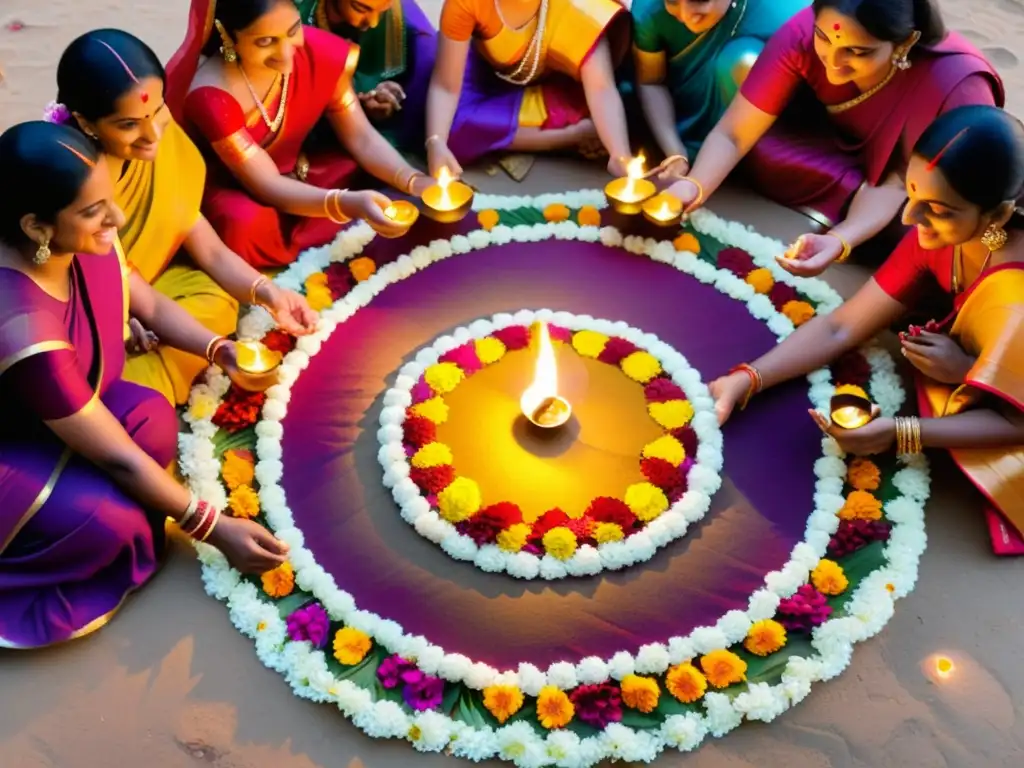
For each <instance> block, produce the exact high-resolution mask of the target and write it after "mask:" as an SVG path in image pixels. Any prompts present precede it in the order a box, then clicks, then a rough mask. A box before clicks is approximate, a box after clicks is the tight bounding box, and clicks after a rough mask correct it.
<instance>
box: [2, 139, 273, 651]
mask: <svg viewBox="0 0 1024 768" xmlns="http://www.w3.org/2000/svg"><path fill="white" fill-rule="evenodd" d="M0 178H3V179H6V180H8V189H7V192H9V194H5V195H3V196H2V197H0V390H2V392H3V398H2V399H0V403H2V404H3V418H2V419H0V425H2V426H0V499H2V501H3V503H0V647H4V648H38V647H42V646H46V645H51V644H53V643H58V642H62V641H64V640H70V639H72V638H76V637H81V636H83V635H86V634H88V633H90V632H92V631H94V630H96V629H99V628H100V627H102V626H103V625H104V624H106V623H107V621H108V620H109V619H110V617H111V616H112V615H113V614H114V612H115V611H117V609H118V608H119V607H120V606H121V604H122V603H123V602H124V600H125V598H126V597H127V596H128V595H129V594H130V593H131V592H132V591H134V590H135V589H138V588H139V587H141V586H142V585H143V584H144V583H145V582H146V581H147V580H148V579H149V577H150V576H152V575H153V573H154V572H155V571H156V568H157V565H158V561H159V559H160V557H161V555H162V552H163V546H164V521H165V519H166V518H167V517H171V518H173V519H174V520H176V521H178V522H179V523H180V524H181V526H182V530H184V531H186V532H187V533H189V534H191V535H192V536H193V537H195V538H197V539H200V540H205V541H207V542H208V543H210V544H212V545H214V546H215V547H217V548H218V549H220V550H221V551H222V552H224V554H225V555H227V557H228V559H229V560H231V562H232V563H234V564H235V565H236V566H237V567H240V568H241V569H243V570H245V571H247V572H251V573H260V572H263V571H266V570H269V569H271V568H274V567H276V566H277V565H279V564H280V563H282V562H283V561H284V559H285V554H286V552H287V547H286V546H285V545H284V544H282V543H280V542H278V541H277V540H276V539H275V538H274V537H273V536H271V535H270V533H268V532H267V531H266V530H264V529H263V528H261V527H260V526H259V525H256V524H255V523H252V522H251V521H247V520H241V519H235V518H230V517H221V515H220V512H219V510H216V509H214V508H212V507H211V505H210V504H209V503H207V502H206V501H201V500H198V499H196V498H194V497H192V496H191V494H190V493H189V491H188V490H187V489H186V488H184V487H182V486H181V485H179V484H178V483H176V482H175V481H174V479H173V478H172V477H171V476H170V474H168V473H167V471H166V470H165V467H166V466H167V465H168V464H170V463H171V462H172V461H173V460H174V456H175V451H176V448H177V432H178V422H177V418H176V416H175V413H174V410H173V409H172V408H171V406H170V405H169V404H168V402H167V400H166V399H165V398H163V397H162V396H161V395H160V394H158V393H157V392H154V391H153V390H151V389H147V388H146V387H140V386H139V385H138V384H132V383H129V382H127V381H125V380H124V379H123V378H122V377H121V374H122V370H123V368H124V336H123V332H124V326H125V321H126V316H127V311H128V303H127V302H128V299H127V294H126V293H125V289H124V276H125V274H126V272H127V266H126V265H125V264H124V263H123V262H122V261H121V259H120V258H119V255H117V254H116V253H115V246H116V243H117V229H118V228H119V227H120V226H121V225H122V224H123V223H124V216H123V215H122V213H121V211H120V210H119V209H118V208H117V205H116V204H115V203H114V187H113V184H111V181H110V173H109V172H108V170H107V168H106V166H105V164H104V163H103V162H101V160H100V157H99V155H98V154H97V152H96V149H95V148H94V147H93V145H92V144H91V143H90V142H89V141H88V140H87V139H86V138H85V136H83V135H82V134H81V133H80V132H79V131H77V130H75V129H73V128H71V127H69V126H58V125H52V124H50V123H43V122H36V123H24V124H22V125H17V126H15V127H13V128H11V129H10V130H8V131H7V132H6V133H4V134H3V136H0ZM130 309H131V312H132V314H134V315H135V316H136V317H138V318H140V319H141V320H142V321H143V322H144V323H145V324H146V325H147V326H148V327H150V328H153V329H154V330H155V331H156V332H157V333H159V334H160V335H161V337H162V338H163V339H164V340H165V341H166V342H167V343H169V344H172V345H174V346H175V347H178V348H180V349H183V350H186V351H188V352H190V353H193V354H199V355H203V354H204V351H208V352H209V353H210V354H209V355H208V357H210V358H211V359H212V360H215V361H216V362H217V363H218V364H219V365H221V366H222V367H223V368H224V369H225V371H226V372H227V373H228V375H229V376H231V377H232V378H233V379H235V380H236V381H238V382H239V384H241V385H243V386H246V387H249V388H252V389H260V388H263V387H266V386H267V385H269V384H271V383H272V381H271V380H263V381H259V380H253V379H247V378H243V376H242V374H241V373H240V372H239V371H238V369H237V367H236V366H235V349H234V345H233V343H232V342H229V341H227V340H225V339H224V338H223V337H218V336H216V335H214V334H213V333H211V332H210V331H208V330H206V329H205V328H203V326H202V325H200V324H199V323H198V322H197V321H196V320H195V319H194V318H193V317H192V316H191V315H189V314H188V313H187V312H186V311H185V310H184V309H182V308H181V307H179V306H178V305H177V304H175V303H174V302H173V301H171V300H170V299H168V298H167V297H166V296H164V295H163V294H161V293H159V292H157V291H154V290H153V289H152V288H150V287H149V286H148V285H147V284H146V283H144V282H143V283H142V284H141V286H140V287H139V289H138V290H133V292H132V298H131V307H130Z"/></svg>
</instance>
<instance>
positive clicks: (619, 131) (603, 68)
mask: <svg viewBox="0 0 1024 768" xmlns="http://www.w3.org/2000/svg"><path fill="white" fill-rule="evenodd" d="M580 80H581V82H582V84H583V93H584V95H585V96H586V98H587V109H588V110H590V116H591V118H592V119H593V120H594V127H595V128H596V129H597V135H598V138H600V139H601V143H602V144H603V145H604V148H605V149H606V150H608V154H609V155H610V156H611V157H613V158H628V157H629V155H630V149H629V126H628V124H627V123H626V108H625V106H624V105H623V104H622V96H621V95H620V94H619V90H618V88H617V87H616V85H615V67H614V66H613V64H612V54H611V48H610V47H609V45H608V40H607V39H602V40H601V42H599V43H598V44H597V47H596V48H594V50H593V51H592V52H591V53H590V56H589V58H588V59H587V60H586V61H585V62H584V64H583V66H582V67H581V68H580Z"/></svg>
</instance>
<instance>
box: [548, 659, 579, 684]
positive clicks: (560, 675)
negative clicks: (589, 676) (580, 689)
mask: <svg viewBox="0 0 1024 768" xmlns="http://www.w3.org/2000/svg"><path fill="white" fill-rule="evenodd" d="M548 683H549V684H551V685H553V686H555V687H556V688H561V689H562V690H563V691H571V690H572V689H573V688H575V687H576V686H577V685H579V681H578V680H577V678H576V667H574V666H573V665H572V664H569V663H567V662H564V661H559V662H555V663H554V664H552V665H551V666H550V667H548Z"/></svg>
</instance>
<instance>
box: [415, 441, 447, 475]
mask: <svg viewBox="0 0 1024 768" xmlns="http://www.w3.org/2000/svg"><path fill="white" fill-rule="evenodd" d="M453 461H455V459H454V458H453V457H452V449H451V448H449V447H448V446H447V445H445V444H444V443H427V444H426V445H424V446H423V447H422V448H420V449H419V450H418V451H416V453H414V454H413V455H412V465H413V466H414V467H416V468H417V469H428V468H430V467H443V466H444V465H445V464H451V463H452V462H453Z"/></svg>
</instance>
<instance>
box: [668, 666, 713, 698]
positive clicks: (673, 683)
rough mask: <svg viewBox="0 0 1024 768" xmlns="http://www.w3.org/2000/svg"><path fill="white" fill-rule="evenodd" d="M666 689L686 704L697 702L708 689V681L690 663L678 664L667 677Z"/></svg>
mask: <svg viewBox="0 0 1024 768" xmlns="http://www.w3.org/2000/svg"><path fill="white" fill-rule="evenodd" d="M665 688H666V689H667V690H668V692H669V693H671V694H672V695H673V696H674V697H675V698H676V699H678V700H679V701H681V702H683V703H684V704H692V703H693V702H695V701H697V699H699V698H700V697H701V696H703V695H704V692H705V691H707V689H708V679H707V678H706V677H704V675H703V673H701V671H700V670H699V669H697V668H696V667H695V666H693V664H691V663H690V662H686V663H685V664H677V665H676V666H674V667H672V668H671V669H670V670H669V671H668V674H667V675H665Z"/></svg>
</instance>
